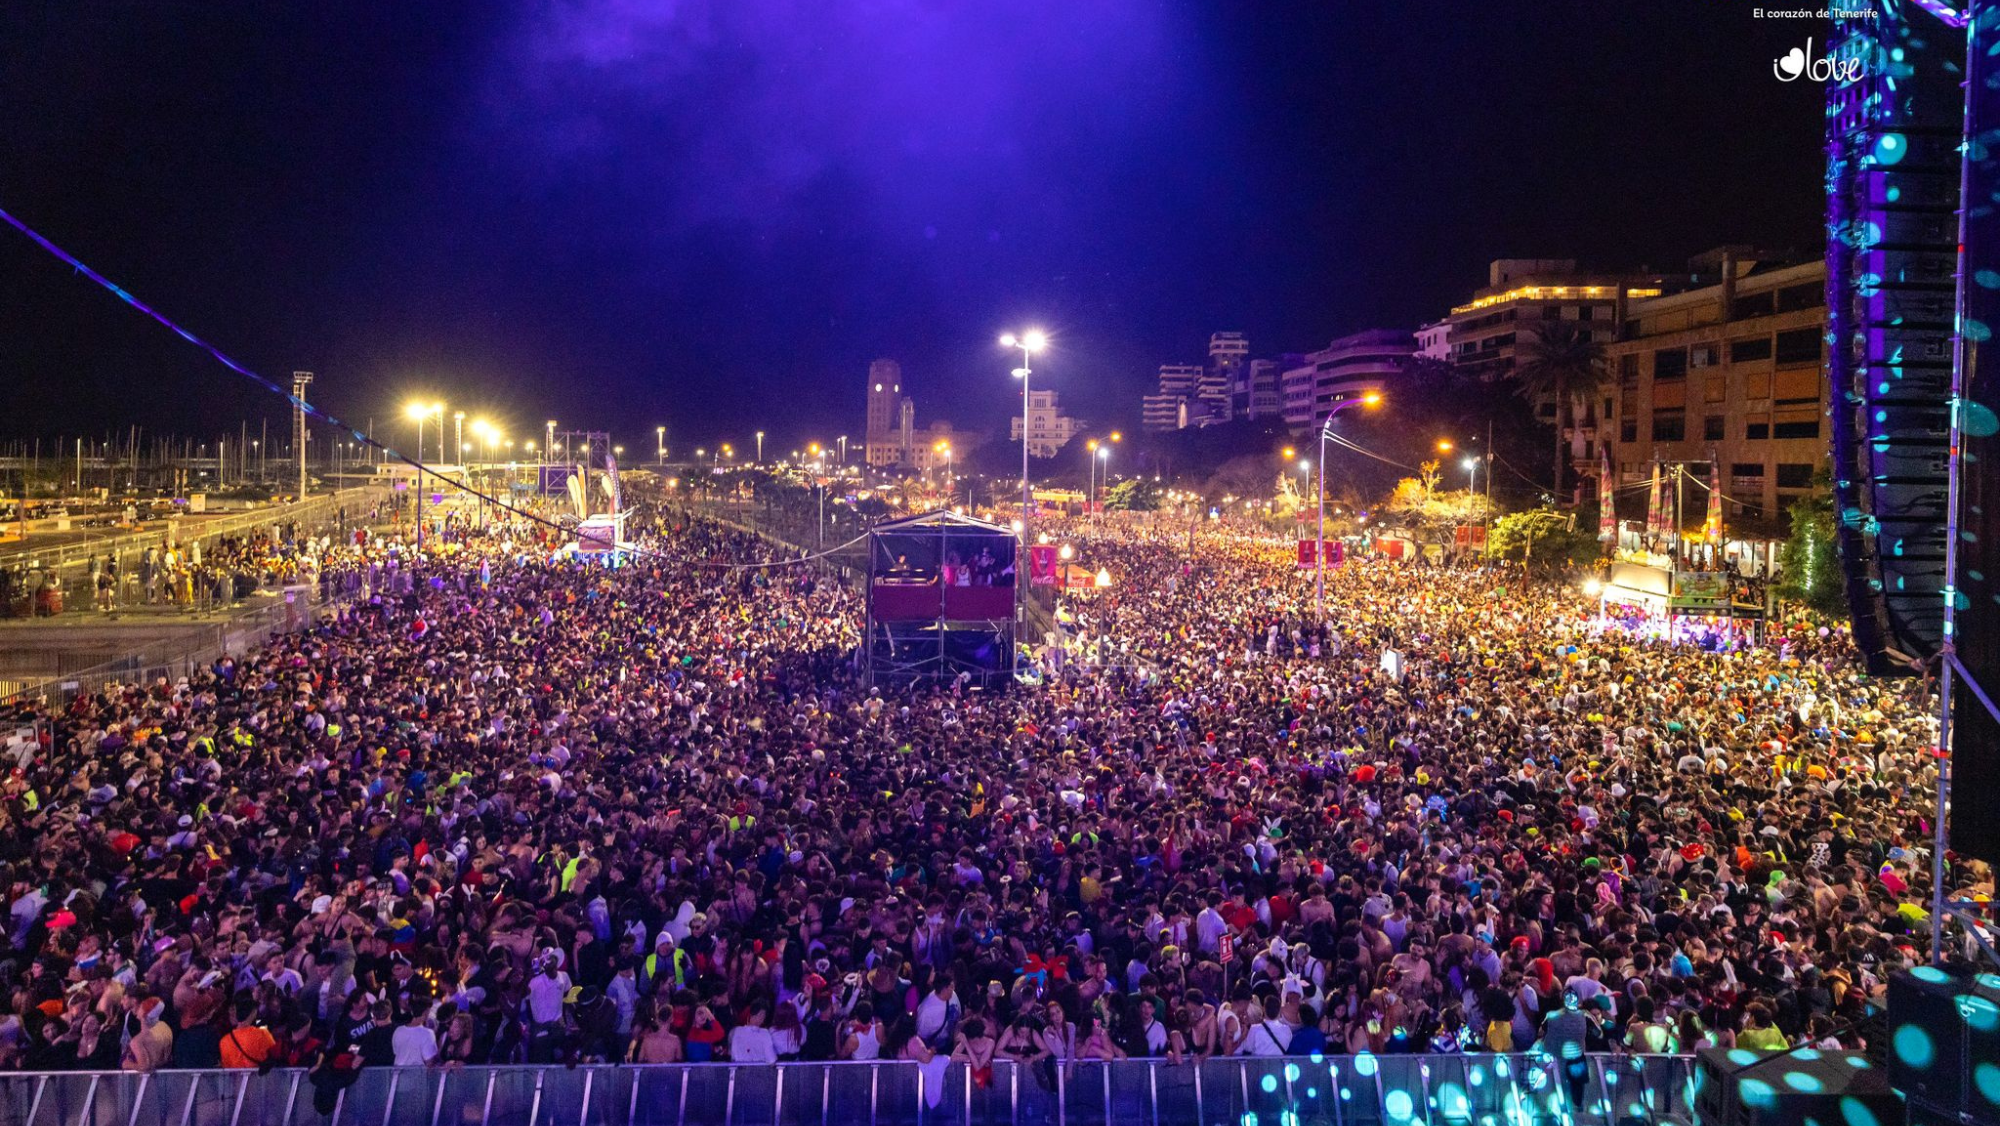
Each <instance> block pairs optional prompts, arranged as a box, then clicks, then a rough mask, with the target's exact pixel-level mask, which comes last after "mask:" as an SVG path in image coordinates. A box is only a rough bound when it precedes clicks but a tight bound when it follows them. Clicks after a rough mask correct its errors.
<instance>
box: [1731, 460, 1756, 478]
mask: <svg viewBox="0 0 2000 1126" xmlns="http://www.w3.org/2000/svg"><path fill="white" fill-rule="evenodd" d="M1729 475H1730V476H1731V477H1757V478H1761V477H1763V476H1764V466H1763V463H1761V462H1755V461H1739V462H1736V463H1735V464H1733V465H1731V466H1730V467H1729Z"/></svg>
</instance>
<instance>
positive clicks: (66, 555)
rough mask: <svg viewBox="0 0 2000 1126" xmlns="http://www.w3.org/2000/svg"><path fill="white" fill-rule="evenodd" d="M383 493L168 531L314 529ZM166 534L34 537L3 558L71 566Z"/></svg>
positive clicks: (162, 530) (336, 497)
mask: <svg viewBox="0 0 2000 1126" xmlns="http://www.w3.org/2000/svg"><path fill="white" fill-rule="evenodd" d="M388 497H389V493H388V491H387V490H386V489H384V488H383V487H382V486H380V485H362V486H359V487H356V488H352V489H342V490H340V491H339V492H336V493H330V494H327V495H325V496H317V497H309V498H307V499H306V500H304V501H300V502H297V503H294V504H274V505H270V506H267V507H264V508H254V509H251V510H249V511H247V512H236V513H231V514H229V515H227V516H218V517H216V518H214V519H207V518H202V519H195V520H190V519H186V518H183V519H181V520H180V521H177V522H176V526H175V527H174V529H173V535H174V537H175V541H176V542H177V543H180V544H182V545H186V544H191V543H195V542H196V541H207V540H211V539H215V538H217V537H219V536H233V535H236V534H238V533H241V532H246V531H250V530H252V529H256V528H262V527H266V526H268V525H271V524H278V523H284V522H286V521H294V520H295V521H297V522H298V523H299V524H300V525H301V526H303V527H307V528H317V527H320V526H322V525H323V524H324V523H325V522H326V521H327V520H329V519H330V518H331V517H332V516H333V515H334V513H335V512H336V511H337V510H339V509H340V508H341V507H342V506H343V505H347V506H351V507H350V511H349V521H350V523H351V522H353V520H354V513H355V511H356V510H358V509H359V508H361V507H363V506H365V505H368V504H370V503H373V502H374V501H384V502H386V501H387V499H388ZM167 535H168V530H167V528H166V527H164V526H163V527H157V528H148V529H146V530H143V531H136V532H115V533H112V534H109V535H105V536H101V537H95V538H91V539H86V540H83V541H81V542H78V543H71V544H63V545H62V546H60V547H48V548H36V547H33V546H31V544H32V542H33V541H29V542H28V543H23V544H18V545H15V546H12V547H10V548H8V550H7V551H6V553H5V558H6V562H7V563H9V564H14V563H31V564H32V565H34V566H36V567H56V568H63V567H74V566H78V565H80V564H83V563H85V562H87V561H88V560H89V559H90V558H91V557H92V556H104V555H111V554H122V553H125V552H138V551H143V550H144V549H146V548H147V547H152V546H156V545H158V544H162V543H165V542H166V538H167Z"/></svg>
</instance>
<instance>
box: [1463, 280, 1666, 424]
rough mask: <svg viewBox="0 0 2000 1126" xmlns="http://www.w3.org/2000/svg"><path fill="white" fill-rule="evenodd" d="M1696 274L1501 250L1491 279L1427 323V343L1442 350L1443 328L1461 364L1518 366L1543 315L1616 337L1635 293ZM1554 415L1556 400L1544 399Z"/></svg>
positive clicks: (1593, 334) (1493, 372)
mask: <svg viewBox="0 0 2000 1126" xmlns="http://www.w3.org/2000/svg"><path fill="white" fill-rule="evenodd" d="M1690 280H1691V279H1682V278H1678V277H1667V276H1661V275H1633V274H1618V273H1585V272H1580V271H1579V270H1578V269H1577V264H1576V260H1575V259H1573V258H1501V259H1496V260H1495V261H1493V262H1492V263H1490V264H1489V265H1488V266H1487V270H1486V281H1487V284H1486V287H1485V288H1484V289H1481V290H1479V291H1478V292H1476V293H1474V294H1473V295H1472V300H1470V301H1468V302H1466V303H1465V304H1463V305H1459V306H1456V307H1455V308H1453V309H1452V311H1451V315H1450V316H1448V317H1446V318H1445V319H1444V320H1443V321H1440V322H1438V323H1437V324H1433V325H1427V326H1425V336H1426V347H1427V348H1428V349H1431V350H1435V349H1436V348H1437V346H1438V334H1439V330H1440V328H1442V332H1443V336H1444V346H1445V348H1446V351H1447V354H1448V358H1449V359H1450V360H1451V362H1452V363H1453V364H1455V365H1456V366H1457V367H1458V368H1459V370H1461V371H1465V372H1468V373H1471V374H1473V375H1477V376H1480V377H1481V378H1484V379H1505V378H1508V377H1509V376H1511V375H1513V373H1514V355H1515V348H1516V346H1517V344H1519V343H1520V342H1522V340H1523V335H1524V334H1525V335H1526V337H1527V338H1530V339H1532V338H1533V336H1534V334H1535V331H1536V329H1537V328H1538V327H1539V326H1540V325H1541V324H1542V323H1544V322H1547V321H1553V320H1561V321H1570V322H1574V323H1575V324H1576V325H1577V327H1578V331H1579V332H1580V333H1581V334H1582V335H1584V336H1587V337H1590V338H1592V339H1595V340H1598V341H1601V342H1604V343H1609V342H1610V341H1612V340H1614V339H1616V338H1617V335H1618V325H1619V322H1620V321H1621V320H1623V319H1624V309H1625V304H1626V302H1628V301H1632V300H1636V299H1640V298H1648V297H1658V296H1660V295H1661V294H1663V293H1666V292H1670V291H1672V290H1674V289H1676V288H1687V285H1688V283H1689V281H1690ZM1542 413H1543V416H1544V417H1553V416H1554V413H1555V407H1554V404H1553V403H1549V404H1543V405H1542Z"/></svg>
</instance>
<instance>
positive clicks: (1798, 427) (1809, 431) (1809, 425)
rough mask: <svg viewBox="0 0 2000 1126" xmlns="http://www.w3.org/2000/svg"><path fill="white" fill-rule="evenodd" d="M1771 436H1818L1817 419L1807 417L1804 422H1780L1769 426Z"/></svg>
mask: <svg viewBox="0 0 2000 1126" xmlns="http://www.w3.org/2000/svg"><path fill="white" fill-rule="evenodd" d="M1771 437H1773V438H1817V437H1819V419H1816V418H1814V419H1808V420H1806V421H1805V422H1780V423H1778V424H1776V425H1774V426H1772V427H1771Z"/></svg>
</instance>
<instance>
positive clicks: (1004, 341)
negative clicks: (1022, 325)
mask: <svg viewBox="0 0 2000 1126" xmlns="http://www.w3.org/2000/svg"><path fill="white" fill-rule="evenodd" d="M1020 345H1021V342H1020V341H1019V340H1016V339H1014V334H1013V333H1011V332H1003V333H1001V334H1000V347H1002V348H1018V347H1020Z"/></svg>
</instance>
